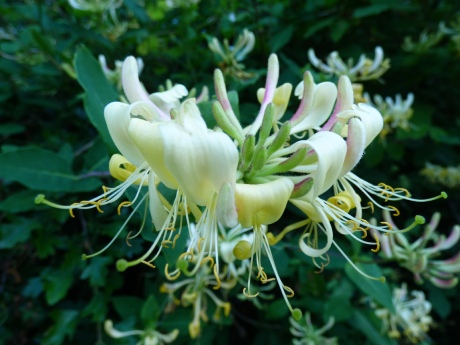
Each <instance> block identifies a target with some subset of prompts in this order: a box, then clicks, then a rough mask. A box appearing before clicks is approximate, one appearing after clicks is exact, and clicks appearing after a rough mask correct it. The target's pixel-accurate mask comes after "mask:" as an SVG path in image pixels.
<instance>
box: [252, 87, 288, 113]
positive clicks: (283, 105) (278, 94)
mask: <svg viewBox="0 0 460 345" xmlns="http://www.w3.org/2000/svg"><path fill="white" fill-rule="evenodd" d="M291 92H292V84H289V83H284V84H283V85H281V86H279V87H277V88H276V90H275V94H274V95H273V100H272V103H273V105H274V106H275V121H278V120H279V119H280V118H281V117H282V116H283V115H284V113H285V112H286V109H287V106H288V104H289V97H291ZM264 95H265V89H264V88H260V89H258V90H257V100H258V101H259V103H262V101H263V99H264Z"/></svg>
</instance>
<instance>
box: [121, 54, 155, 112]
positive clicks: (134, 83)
mask: <svg viewBox="0 0 460 345" xmlns="http://www.w3.org/2000/svg"><path fill="white" fill-rule="evenodd" d="M121 73H122V81H123V91H124V92H125V95H126V98H127V99H128V101H129V102H130V103H134V102H139V101H149V97H148V94H147V92H146V91H145V89H144V87H143V86H142V84H141V82H140V81H139V68H138V66H137V61H136V59H135V58H134V56H128V57H127V58H126V59H125V61H124V62H123V67H122V72H121Z"/></svg>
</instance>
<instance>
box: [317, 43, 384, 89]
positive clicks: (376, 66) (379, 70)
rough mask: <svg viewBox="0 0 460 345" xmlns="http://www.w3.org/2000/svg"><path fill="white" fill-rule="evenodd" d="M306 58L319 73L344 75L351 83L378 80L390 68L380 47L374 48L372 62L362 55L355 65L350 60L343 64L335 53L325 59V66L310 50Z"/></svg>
mask: <svg viewBox="0 0 460 345" xmlns="http://www.w3.org/2000/svg"><path fill="white" fill-rule="evenodd" d="M308 58H309V60H310V62H311V64H312V65H313V66H315V67H316V68H318V69H319V70H320V71H321V72H324V73H329V74H335V75H337V76H339V77H340V76H342V75H346V76H348V77H349V78H350V79H351V81H353V82H356V81H363V80H371V79H378V78H380V76H382V74H384V73H385V72H386V71H387V70H388V69H389V68H390V60H389V59H385V60H384V59H383V49H382V48H381V47H376V48H375V57H374V60H370V59H369V58H367V57H366V55H365V54H362V55H361V56H360V57H359V60H358V62H357V63H356V65H354V62H353V59H351V58H350V59H348V61H347V63H345V62H344V61H343V60H342V58H341V57H340V56H339V53H338V52H336V51H334V52H332V53H330V54H329V55H328V57H327V58H326V62H327V64H325V63H323V62H322V61H321V60H319V59H318V58H317V57H316V55H315V52H314V50H313V49H311V48H310V49H309V50H308Z"/></svg>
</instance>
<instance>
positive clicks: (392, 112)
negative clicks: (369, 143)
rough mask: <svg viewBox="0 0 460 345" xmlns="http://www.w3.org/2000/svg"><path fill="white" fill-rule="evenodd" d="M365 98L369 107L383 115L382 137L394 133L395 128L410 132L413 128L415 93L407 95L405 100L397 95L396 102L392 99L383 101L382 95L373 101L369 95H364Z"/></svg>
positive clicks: (375, 97)
mask: <svg viewBox="0 0 460 345" xmlns="http://www.w3.org/2000/svg"><path fill="white" fill-rule="evenodd" d="M364 98H365V99H366V102H367V103H368V104H369V105H371V106H373V107H374V108H376V109H377V110H378V111H379V112H380V113H381V114H382V117H383V121H384V124H385V127H384V129H383V131H382V133H381V136H382V137H385V136H386V135H387V134H388V133H390V132H392V131H393V130H394V128H402V129H404V130H408V129H409V128H410V127H413V125H411V123H410V122H409V120H410V119H411V117H412V115H413V113H414V110H413V109H412V103H413V102H414V94H413V93H409V94H407V98H406V99H405V100H404V99H403V98H402V97H401V95H400V94H397V95H396V97H395V98H394V100H393V99H392V98H391V97H385V99H383V97H382V96H380V95H375V96H374V97H373V99H371V97H370V96H369V94H368V93H364Z"/></svg>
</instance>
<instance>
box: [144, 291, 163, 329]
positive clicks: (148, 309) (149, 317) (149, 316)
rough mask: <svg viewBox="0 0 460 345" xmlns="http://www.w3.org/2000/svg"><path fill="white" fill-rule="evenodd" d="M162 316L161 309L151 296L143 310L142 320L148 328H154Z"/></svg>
mask: <svg viewBox="0 0 460 345" xmlns="http://www.w3.org/2000/svg"><path fill="white" fill-rule="evenodd" d="M160 314H161V309H160V308H159V306H158V302H157V300H156V298H155V296H154V295H150V296H149V297H148V298H147V300H146V301H145V303H144V305H143V306H142V309H141V315H140V316H141V320H142V322H143V323H144V326H145V327H146V328H154V327H155V324H156V322H157V320H158V317H159V316H160Z"/></svg>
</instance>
